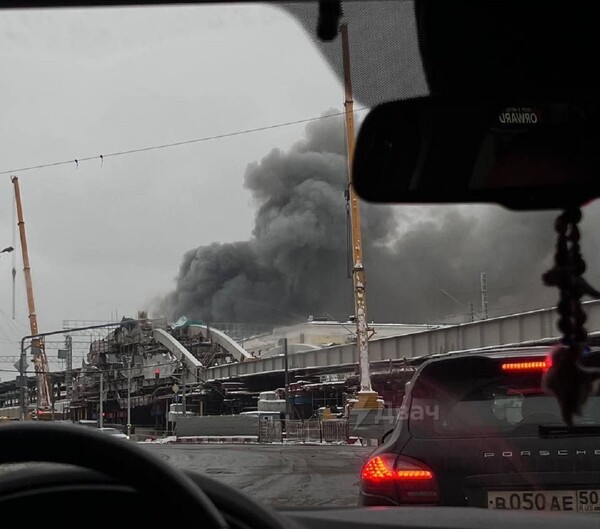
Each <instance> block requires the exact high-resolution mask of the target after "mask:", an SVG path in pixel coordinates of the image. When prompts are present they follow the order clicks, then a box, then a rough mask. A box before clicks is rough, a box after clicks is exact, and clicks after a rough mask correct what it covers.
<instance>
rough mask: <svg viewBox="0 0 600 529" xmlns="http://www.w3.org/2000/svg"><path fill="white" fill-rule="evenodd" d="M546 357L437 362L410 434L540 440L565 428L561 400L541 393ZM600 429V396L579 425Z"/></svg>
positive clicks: (416, 398) (415, 394)
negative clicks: (543, 432)
mask: <svg viewBox="0 0 600 529" xmlns="http://www.w3.org/2000/svg"><path fill="white" fill-rule="evenodd" d="M544 369H545V357H543V356H542V357H520V358H502V359H497V358H486V357H473V358H460V359H451V360H445V361H439V362H432V363H431V364H429V365H427V366H425V367H424V368H423V370H422V371H421V372H420V374H419V375H417V378H416V379H415V381H414V387H413V390H412V398H411V402H410V413H409V415H408V421H409V430H410V432H411V434H412V435H413V436H414V437H417V438H457V437H458V438H460V437H489V436H492V437H493V436H528V435H537V434H538V430H539V426H540V425H564V422H563V420H562V418H561V414H560V409H559V406H558V404H557V402H556V399H555V398H554V397H552V396H550V395H547V394H545V393H544V391H543V390H542V375H543V372H544ZM575 423H576V424H577V425H582V426H583V425H590V426H596V425H600V396H599V395H598V394H595V395H593V396H592V397H591V398H590V399H589V400H588V402H587V403H586V405H585V406H584V408H583V410H582V415H581V416H580V417H577V418H576V420H575Z"/></svg>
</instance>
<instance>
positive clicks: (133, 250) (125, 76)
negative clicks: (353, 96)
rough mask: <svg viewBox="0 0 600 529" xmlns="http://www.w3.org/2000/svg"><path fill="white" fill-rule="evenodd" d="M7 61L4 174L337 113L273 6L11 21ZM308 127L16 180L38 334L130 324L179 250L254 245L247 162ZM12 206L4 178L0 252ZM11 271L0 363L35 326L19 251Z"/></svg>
mask: <svg viewBox="0 0 600 529" xmlns="http://www.w3.org/2000/svg"><path fill="white" fill-rule="evenodd" d="M282 42H283V43H285V47H283V46H282V45H281V44H277V43H282ZM0 66H1V69H2V72H3V74H2V76H1V77H0V101H1V102H2V107H3V108H2V113H1V114H2V119H1V120H0V160H1V162H0V171H5V170H8V169H12V168H19V167H24V166H31V165H36V164H40V163H45V162H53V161H57V160H65V159H66V160H68V159H73V158H76V157H85V156H95V155H100V154H102V153H105V154H106V153H109V152H114V151H120V150H126V149H131V148H136V147H144V146H148V145H156V144H162V143H168V142H172V141H179V140H186V139H191V138H198V137H203V136H209V135H215V134H221V133H228V132H232V131H238V130H244V129H248V128H254V127H261V126H266V125H272V124H276V123H280V122H287V121H293V120H299V119H305V118H310V117H313V116H319V115H320V114H321V113H322V112H323V111H324V110H327V109H329V108H338V109H340V110H341V108H342V98H343V97H342V94H343V90H342V87H341V86H340V84H339V83H338V82H337V80H336V78H335V76H334V75H333V74H332V73H331V72H330V71H329V68H328V66H327V65H326V63H325V62H324V61H323V60H322V59H321V57H320V55H319V53H318V51H317V50H316V49H315V48H314V46H313V44H312V42H311V41H310V39H309V38H308V37H307V36H306V35H305V34H304V31H303V30H302V28H301V26H300V25H299V24H298V23H297V22H296V21H295V20H293V19H292V18H291V17H290V16H289V15H287V14H285V13H283V12H281V11H279V10H278V9H276V8H272V7H263V6H194V7H173V8H144V9H139V8H128V9H94V10H61V11H39V10H36V11H21V12H7V11H2V12H0ZM303 129H304V125H294V126H289V127H286V128H280V129H275V130H272V131H265V132H259V133H255V134H247V135H244V136H239V137H234V138H228V139H223V140H217V141H211V142H207V143H203V144H196V145H191V146H184V147H177V148H173V149H168V150H160V151H156V152H151V153H145V154H138V155H131V156H126V157H125V156H124V157H117V158H110V159H107V160H105V162H104V166H103V167H101V165H100V162H99V161H98V162H96V161H93V162H87V163H81V164H80V165H79V168H78V169H76V168H75V164H73V165H71V166H63V167H58V168H50V169H44V170H40V171H31V172H23V173H16V174H17V175H18V176H19V180H20V184H21V192H22V198H23V206H24V210H25V222H26V227H27V235H28V240H29V248H30V259H31V266H32V273H33V281H34V289H35V296H36V303H37V313H38V317H39V323H40V330H42V331H45V330H52V329H57V328H61V327H62V322H63V320H65V319H82V320H94V319H98V320H109V319H110V317H111V313H112V314H115V313H116V312H117V311H118V314H119V317H121V316H122V315H134V314H135V313H136V311H137V310H138V309H143V308H145V307H148V306H149V305H151V303H152V301H153V299H154V298H155V297H156V296H160V295H164V294H166V293H167V292H168V291H169V290H171V289H172V288H173V285H174V278H175V276H176V275H177V272H178V269H179V265H180V263H181V259H182V256H183V254H184V252H186V251H187V250H189V249H190V248H193V247H196V246H198V245H202V244H206V243H210V242H213V241H222V242H227V241H235V240H243V239H247V238H248V236H249V234H250V231H251V229H252V219H253V208H252V204H251V201H250V195H249V193H248V192H247V191H246V190H245V189H244V188H243V186H242V181H243V175H244V171H245V168H246V166H247V164H248V163H250V162H253V161H255V160H257V159H260V158H261V157H262V156H264V155H265V154H266V153H267V152H269V151H270V150H271V149H272V148H273V147H281V148H284V149H285V148H287V147H289V146H290V145H291V144H292V143H294V142H295V141H297V140H298V138H299V137H300V136H301V135H302V131H303ZM12 197H13V189H12V185H11V183H10V178H9V176H8V175H5V176H2V177H1V178H0V246H1V247H4V246H7V245H10V244H12V222H11V219H12ZM11 261H12V258H11V256H10V255H7V254H3V255H2V256H1V257H0V310H1V311H3V313H4V314H2V313H0V318H6V317H7V315H10V312H11V278H10V269H11ZM17 270H18V275H17V319H18V320H19V321H18V322H17V326H18V329H19V330H18V331H17V330H15V328H14V326H7V325H4V330H3V333H0V334H3V336H0V342H4V343H0V346H2V352H1V353H0V355H2V356H7V355H8V354H11V352H12V349H13V348H14V345H11V343H7V342H12V341H13V340H14V336H16V335H18V334H19V333H20V332H21V331H23V329H27V309H26V298H25V289H24V281H23V274H22V261H21V256H20V253H19V254H18V255H17ZM8 327H10V328H8ZM7 349H9V350H10V351H9V350H7ZM49 354H55V353H49ZM1 360H2V359H1V358H0V361H1ZM10 363H11V364H12V362H10ZM2 364H3V365H2V367H6V365H5V362H2ZM0 377H1V378H3V379H5V380H6V379H7V378H9V377H8V376H7V374H5V373H0Z"/></svg>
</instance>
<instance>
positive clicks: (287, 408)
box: [283, 338, 291, 419]
mask: <svg viewBox="0 0 600 529" xmlns="http://www.w3.org/2000/svg"><path fill="white" fill-rule="evenodd" d="M283 367H284V373H285V378H284V386H285V418H286V419H290V418H291V417H290V375H289V365H288V339H287V338H284V339H283Z"/></svg>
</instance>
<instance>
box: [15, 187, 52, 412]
mask: <svg viewBox="0 0 600 529" xmlns="http://www.w3.org/2000/svg"><path fill="white" fill-rule="evenodd" d="M11 181H12V183H13V185H14V187H15V204H16V206H17V222H18V225H19V236H20V238H21V252H22V254H23V273H24V275H25V288H26V290H27V305H28V307H29V328H30V329H31V335H32V336H36V335H37V334H38V333H39V331H38V321H37V314H36V312H35V300H34V298H33V283H32V281H31V267H30V265H29V251H28V249H27V235H26V233H25V221H24V220H23V206H22V204H21V191H20V189H19V179H18V178H17V177H16V176H13V177H12V178H11ZM31 350H32V353H33V365H34V367H35V376H36V382H37V395H38V416H41V415H43V414H46V413H48V412H50V408H51V402H52V398H51V395H50V383H49V378H50V369H49V366H48V357H47V356H46V350H45V348H44V341H43V340H41V339H40V338H34V339H33V340H32V342H31Z"/></svg>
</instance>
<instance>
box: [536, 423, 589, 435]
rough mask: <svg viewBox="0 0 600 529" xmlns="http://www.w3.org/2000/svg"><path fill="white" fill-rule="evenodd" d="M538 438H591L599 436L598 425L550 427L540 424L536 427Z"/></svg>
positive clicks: (549, 425) (550, 425)
mask: <svg viewBox="0 0 600 529" xmlns="http://www.w3.org/2000/svg"><path fill="white" fill-rule="evenodd" d="M538 433H539V435H540V437H544V438H551V437H586V436H587V437H592V436H600V425H591V424H590V425H576V426H566V425H552V424H540V425H539V426H538Z"/></svg>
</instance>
